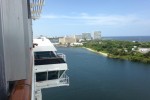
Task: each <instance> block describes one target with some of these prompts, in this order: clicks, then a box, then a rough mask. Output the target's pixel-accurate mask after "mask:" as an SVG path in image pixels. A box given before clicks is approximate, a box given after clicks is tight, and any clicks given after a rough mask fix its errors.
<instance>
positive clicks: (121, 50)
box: [83, 40, 150, 63]
mask: <svg viewBox="0 0 150 100" xmlns="http://www.w3.org/2000/svg"><path fill="white" fill-rule="evenodd" d="M83 46H84V47H86V48H91V49H93V50H96V51H97V52H104V53H107V54H108V57H110V58H119V59H127V60H131V61H136V62H143V63H150V52H148V53H140V52H139V51H138V48H150V42H129V41H116V40H101V41H94V40H92V41H87V42H86V43H84V45H83Z"/></svg>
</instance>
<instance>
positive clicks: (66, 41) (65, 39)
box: [59, 36, 76, 44]
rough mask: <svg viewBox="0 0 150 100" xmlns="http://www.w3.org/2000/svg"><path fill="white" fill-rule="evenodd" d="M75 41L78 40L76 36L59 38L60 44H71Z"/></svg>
mask: <svg viewBox="0 0 150 100" xmlns="http://www.w3.org/2000/svg"><path fill="white" fill-rule="evenodd" d="M75 42H76V39H75V38H74V37H69V36H65V37H62V38H59V43H60V44H71V43H75Z"/></svg>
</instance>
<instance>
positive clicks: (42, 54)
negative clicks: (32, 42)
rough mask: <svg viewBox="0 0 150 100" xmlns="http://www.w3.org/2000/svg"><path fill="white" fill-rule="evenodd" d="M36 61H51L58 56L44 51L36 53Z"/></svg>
mask: <svg viewBox="0 0 150 100" xmlns="http://www.w3.org/2000/svg"><path fill="white" fill-rule="evenodd" d="M34 57H35V59H49V58H52V57H56V55H55V54H54V53H53V52H52V51H43V52H35V53H34Z"/></svg>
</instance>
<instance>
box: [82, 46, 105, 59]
mask: <svg viewBox="0 0 150 100" xmlns="http://www.w3.org/2000/svg"><path fill="white" fill-rule="evenodd" d="M83 48H85V47H83ZM85 49H87V50H89V51H92V52H95V53H98V54H101V55H103V56H106V57H107V56H108V54H107V53H103V52H97V51H96V50H93V49H91V48H85Z"/></svg>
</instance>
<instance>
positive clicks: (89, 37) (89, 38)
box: [82, 33, 92, 40]
mask: <svg viewBox="0 0 150 100" xmlns="http://www.w3.org/2000/svg"><path fill="white" fill-rule="evenodd" d="M82 39H84V40H92V37H91V33H82Z"/></svg>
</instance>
